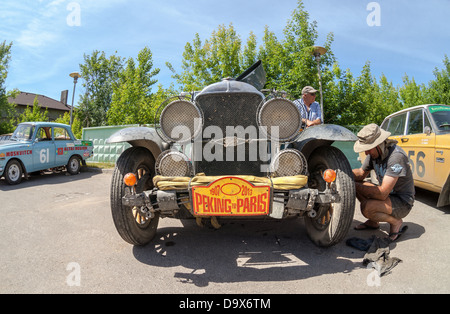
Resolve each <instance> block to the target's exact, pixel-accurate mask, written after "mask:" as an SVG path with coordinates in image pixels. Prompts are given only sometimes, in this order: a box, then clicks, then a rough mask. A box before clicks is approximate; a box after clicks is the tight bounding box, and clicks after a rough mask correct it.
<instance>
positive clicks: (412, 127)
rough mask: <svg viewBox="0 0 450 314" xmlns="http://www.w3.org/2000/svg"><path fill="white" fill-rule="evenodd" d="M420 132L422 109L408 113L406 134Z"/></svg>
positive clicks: (421, 127) (421, 128) (421, 129)
mask: <svg viewBox="0 0 450 314" xmlns="http://www.w3.org/2000/svg"><path fill="white" fill-rule="evenodd" d="M420 133H423V114H422V109H420V110H414V111H411V112H410V113H409V121H408V133H407V134H420Z"/></svg>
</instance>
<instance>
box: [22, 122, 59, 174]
mask: <svg viewBox="0 0 450 314" xmlns="http://www.w3.org/2000/svg"><path fill="white" fill-rule="evenodd" d="M52 131H53V130H52V128H51V127H46V126H39V127H38V129H37V130H36V136H35V140H34V143H33V166H32V167H31V169H30V170H29V171H38V170H44V169H48V168H52V167H54V166H55V155H56V152H55V143H54V141H53V137H52V135H53V134H52Z"/></svg>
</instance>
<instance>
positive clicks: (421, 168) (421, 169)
mask: <svg viewBox="0 0 450 314" xmlns="http://www.w3.org/2000/svg"><path fill="white" fill-rule="evenodd" d="M415 154H416V152H415V151H413V150H410V151H408V159H409V163H410V164H411V170H412V172H413V174H414V171H416V172H417V175H418V176H419V177H423V176H424V175H425V163H424V162H423V159H424V158H425V153H424V152H418V153H417V157H416V164H415V165H416V166H414V161H413V160H412V159H411V156H412V157H414V155H415Z"/></svg>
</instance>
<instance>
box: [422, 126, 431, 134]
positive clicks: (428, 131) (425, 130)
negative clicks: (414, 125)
mask: <svg viewBox="0 0 450 314" xmlns="http://www.w3.org/2000/svg"><path fill="white" fill-rule="evenodd" d="M423 132H424V133H425V134H426V135H430V134H431V128H430V127H429V126H428V125H427V126H426V127H424V128H423Z"/></svg>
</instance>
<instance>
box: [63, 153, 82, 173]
mask: <svg viewBox="0 0 450 314" xmlns="http://www.w3.org/2000/svg"><path fill="white" fill-rule="evenodd" d="M66 168H67V172H68V173H70V174H72V175H75V174H78V173H80V170H81V163H80V157H78V156H72V157H70V159H69V162H68V163H67V166H66Z"/></svg>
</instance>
